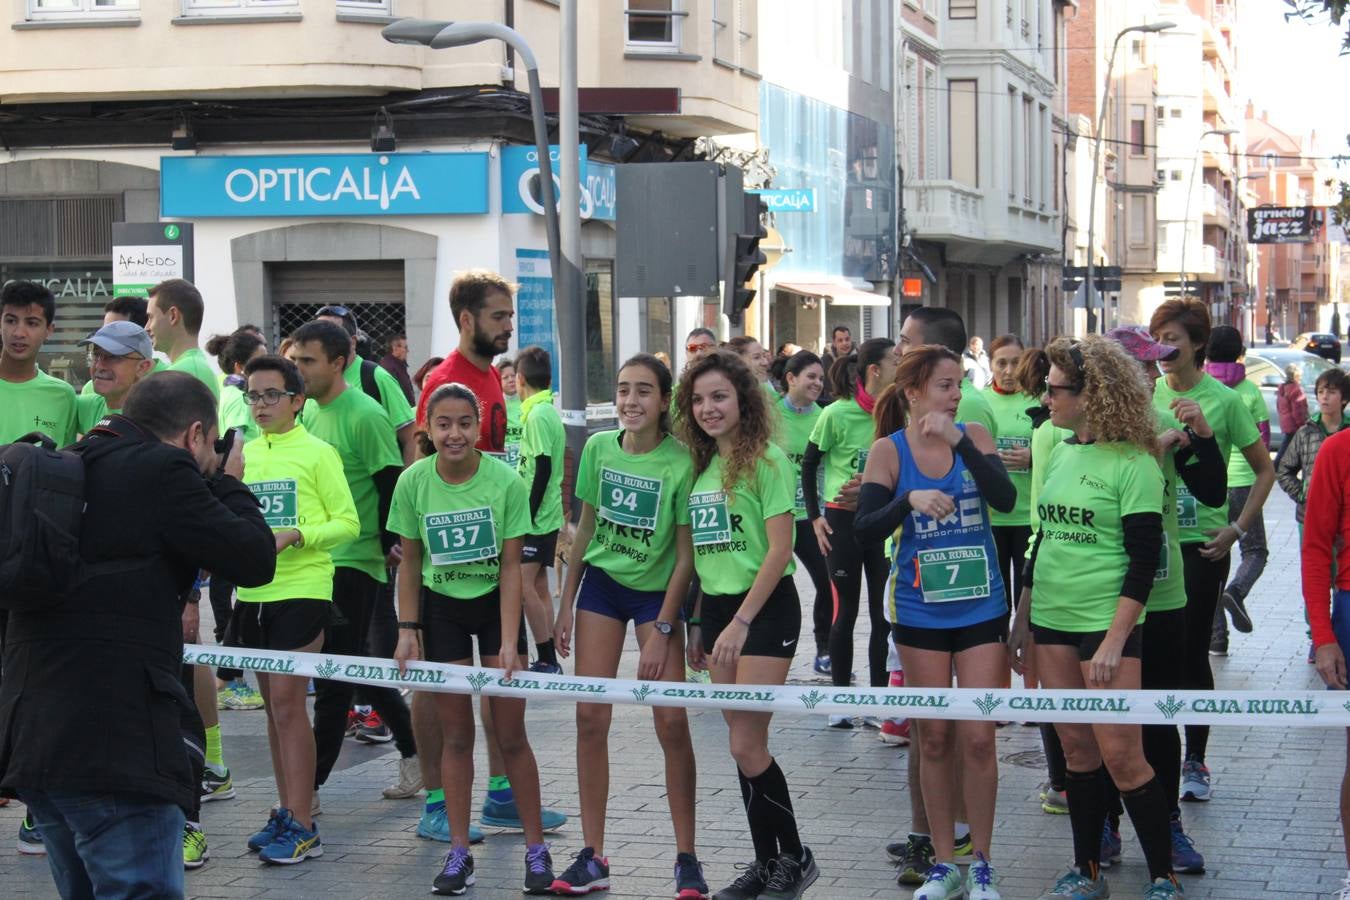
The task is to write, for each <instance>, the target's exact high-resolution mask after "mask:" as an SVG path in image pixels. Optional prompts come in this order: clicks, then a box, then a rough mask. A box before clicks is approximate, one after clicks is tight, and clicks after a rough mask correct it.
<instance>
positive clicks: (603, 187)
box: [502, 144, 615, 222]
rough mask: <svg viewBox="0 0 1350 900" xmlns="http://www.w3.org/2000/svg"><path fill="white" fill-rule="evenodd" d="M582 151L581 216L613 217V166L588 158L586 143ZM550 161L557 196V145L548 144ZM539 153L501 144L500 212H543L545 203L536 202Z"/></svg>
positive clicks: (559, 187) (560, 185) (607, 220)
mask: <svg viewBox="0 0 1350 900" xmlns="http://www.w3.org/2000/svg"><path fill="white" fill-rule="evenodd" d="M580 151H581V160H580V162H581V218H582V219H597V220H600V221H605V222H612V221H614V183H615V177H614V166H612V165H610V164H609V163H599V162H591V161H590V160H589V159H588V158H587V155H586V145H585V144H582V145H581V147H580ZM548 155H549V165H550V166H551V167H552V170H553V191H554V196H555V197H557V196H558V195H559V194H561V192H562V179H561V178H560V177H559V169H560V167H561V164H560V162H559V159H558V146H557V145H556V144H554V145H552V146H550V147H549V148H548ZM538 178H539V153H538V151H536V150H535V148H534V147H533V146H518V145H516V144H507V145H506V146H504V147H502V212H503V213H534V214H535V215H537V216H542V215H543V214H544V206H543V204H542V203H540V202H539V186H538Z"/></svg>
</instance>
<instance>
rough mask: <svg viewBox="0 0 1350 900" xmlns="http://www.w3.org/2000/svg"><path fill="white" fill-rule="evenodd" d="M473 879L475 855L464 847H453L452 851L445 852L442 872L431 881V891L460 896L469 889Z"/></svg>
mask: <svg viewBox="0 0 1350 900" xmlns="http://www.w3.org/2000/svg"><path fill="white" fill-rule="evenodd" d="M473 881H474V878H473V855H472V854H471V853H469V851H468V850H467V849H465V848H464V847H451V848H450V852H449V853H447V854H445V864H444V865H442V866H441V874H439V875H437V876H436V880H435V881H433V882H432V883H431V892H432V893H433V894H449V895H450V896H452V897H458V896H459V895H460V894H462V893H464V892H465V891H466V890H468V888H469V885H471V884H473Z"/></svg>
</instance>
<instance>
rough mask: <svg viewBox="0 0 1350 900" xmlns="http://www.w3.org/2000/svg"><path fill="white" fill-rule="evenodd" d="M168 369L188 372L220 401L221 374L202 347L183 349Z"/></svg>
mask: <svg viewBox="0 0 1350 900" xmlns="http://www.w3.org/2000/svg"><path fill="white" fill-rule="evenodd" d="M168 371H170V372H186V373H188V374H189V375H192V376H193V377H195V378H196V379H197V380H198V381H200V382H201V383H202V384H204V385H206V387H207V388H208V389H209V390H210V391H211V396H212V397H215V398H216V402H217V403H219V402H220V374H219V373H217V372H216V370H215V369H213V368H212V367H211V363H210V361H208V360H207V358H206V354H205V353H203V352H202V351H201V348H200V347H193V348H192V349H191V350H185V351H183V354H182V355H181V356H179V357H178V359H176V360H174V361H173V362H171V363H169V368H168Z"/></svg>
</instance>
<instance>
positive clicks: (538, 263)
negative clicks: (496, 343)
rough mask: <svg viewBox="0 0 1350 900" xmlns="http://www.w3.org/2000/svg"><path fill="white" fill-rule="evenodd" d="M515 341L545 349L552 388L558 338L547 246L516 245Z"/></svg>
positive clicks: (558, 379) (556, 382)
mask: <svg viewBox="0 0 1350 900" xmlns="http://www.w3.org/2000/svg"><path fill="white" fill-rule="evenodd" d="M516 283H517V284H518V285H519V287H518V288H517V289H516V343H517V344H518V345H519V346H520V347H521V348H525V347H530V346H538V347H543V348H544V349H545V350H547V351H548V355H549V360H550V361H551V362H552V363H553V366H552V368H553V385H554V389H555V390H556V389H557V386H558V385H560V384H562V380H561V376H560V375H559V368H560V367H559V360H558V342H557V339H556V336H555V335H556V331H555V330H554V326H553V270H552V269H551V268H550V266H549V261H548V251H547V250H526V249H522V248H519V247H518V248H516Z"/></svg>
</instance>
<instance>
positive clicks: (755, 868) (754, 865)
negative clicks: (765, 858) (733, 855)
mask: <svg viewBox="0 0 1350 900" xmlns="http://www.w3.org/2000/svg"><path fill="white" fill-rule="evenodd" d="M770 865H772V863H770ZM736 868H738V869H742V870H743V871H742V872H741V874H739V875H737V876H736V880H735V881H733V882H732V883H731V884H729V885H727V886H726V887H724V888H722V889H721V890H720V891H718V892H717V893H716V894H713V900H756V898H757V897H759V895H760V894H761V893H763V891H764V886H765V885H766V884H768V882H769V865H764V864H763V863H760V862H758V861H756V862H750V863H737V864H736Z"/></svg>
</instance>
